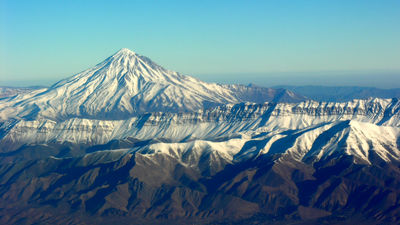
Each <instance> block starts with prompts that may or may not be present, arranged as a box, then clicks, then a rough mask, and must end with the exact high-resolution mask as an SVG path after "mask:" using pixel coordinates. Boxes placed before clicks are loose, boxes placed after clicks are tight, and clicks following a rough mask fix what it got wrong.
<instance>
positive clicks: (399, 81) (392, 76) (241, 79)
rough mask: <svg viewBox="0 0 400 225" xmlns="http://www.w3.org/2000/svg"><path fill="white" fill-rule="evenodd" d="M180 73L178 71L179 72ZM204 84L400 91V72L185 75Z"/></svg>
mask: <svg viewBox="0 0 400 225" xmlns="http://www.w3.org/2000/svg"><path fill="white" fill-rule="evenodd" d="M178 72H179V71H178ZM75 74H76V73H74V74H71V75H69V76H65V77H62V78H59V79H56V78H55V79H32V80H12V79H9V80H0V86H9V87H32V86H46V87H48V86H51V85H52V84H54V83H56V82H58V81H59V80H62V79H64V78H67V77H70V76H72V75H75ZM185 75H189V76H192V77H195V78H198V79H200V80H203V81H206V82H213V83H221V84H244V85H248V84H255V85H258V86H263V87H274V86H329V87H373V88H380V89H395V88H400V71H399V72H397V71H390V72H387V71H383V72H382V71H377V72H362V71H323V72H274V73H273V72H270V73H225V74H185Z"/></svg>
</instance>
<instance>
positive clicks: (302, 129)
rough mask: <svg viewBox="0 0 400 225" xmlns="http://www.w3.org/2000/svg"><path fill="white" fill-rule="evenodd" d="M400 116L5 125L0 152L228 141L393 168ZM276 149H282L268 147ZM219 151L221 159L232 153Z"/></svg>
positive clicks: (335, 112)
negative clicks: (27, 147)
mask: <svg viewBox="0 0 400 225" xmlns="http://www.w3.org/2000/svg"><path fill="white" fill-rule="evenodd" d="M399 109H400V104H399V102H398V99H370V100H355V101H352V102H346V103H323V102H315V101H306V102H301V103H266V104H254V103H242V104H236V105H224V106H220V107H217V108H213V109H209V110H203V111H200V112H197V113H179V114H177V113H151V114H145V115H139V116H135V117H131V118H129V119H126V120H93V119H82V118H72V119H68V120H65V121H62V122H60V121H54V120H49V119H39V120H16V119H12V120H6V121H2V122H1V123H0V134H1V140H0V146H1V150H2V151H3V152H10V151H13V150H16V149H18V148H19V147H20V146H22V145H24V144H43V143H64V142H69V143H79V144H84V145H89V146H90V145H99V144H106V143H108V142H110V141H112V140H126V139H128V138H134V139H137V140H152V139H159V140H166V141H167V142H188V141H196V140H205V141H218V142H220V141H225V140H231V139H232V138H240V139H243V140H253V141H259V139H260V138H261V139H264V140H267V139H268V141H266V143H265V146H266V147H263V150H260V148H257V154H255V152H254V149H250V148H249V149H247V150H242V153H241V155H242V156H244V155H247V156H246V157H245V158H247V157H248V155H249V154H250V155H251V156H254V154H255V155H258V154H266V153H268V154H271V153H274V154H275V153H288V154H289V153H290V155H292V156H293V157H294V158H296V159H298V160H302V159H303V157H305V156H307V157H310V156H318V157H317V158H319V159H321V158H324V157H325V155H331V153H332V151H334V152H338V151H339V152H341V154H342V153H344V154H350V155H356V156H357V157H358V158H360V159H363V160H364V161H365V162H368V151H369V150H370V149H374V150H378V149H381V150H382V152H381V153H382V154H381V155H382V158H383V159H384V160H393V159H399V158H398V156H399V155H398V152H396V151H395V153H390V151H394V150H396V148H398V146H397V139H399V138H400V136H399V129H400V128H399V127H400V110H399ZM360 124H361V125H360ZM328 130H329V132H328ZM339 131H340V132H339ZM350 134H351V135H350ZM371 135H372V136H371ZM380 135H383V136H385V137H380ZM319 136H321V137H320V138H318V137H319ZM284 137H286V138H284ZM352 137H353V139H355V141H353V142H349V143H348V145H346V146H349V149H347V150H343V148H344V147H343V146H345V145H344V144H343V143H347V141H348V140H351V139H352ZM281 138H283V139H282V140H280V139H281ZM321 138H322V139H321ZM278 140H280V141H278ZM328 140H330V141H328ZM373 140H375V141H373ZM275 141H277V143H280V142H282V143H281V144H275V145H274V144H273V143H274V142H275ZM267 143H269V144H267ZM288 143H292V144H288ZM323 143H324V144H323ZM340 143H342V144H340ZM368 143H369V144H368ZM315 146H319V147H318V148H317V147H315ZM371 146H373V147H371ZM376 146H380V147H376ZM382 146H387V147H388V146H389V147H388V148H386V147H382ZM270 148H272V149H273V150H270ZM219 149H222V150H221V151H222V152H224V151H230V150H229V149H232V148H230V147H229V148H228V147H226V148H219ZM354 149H357V150H354ZM247 151H248V153H247ZM309 151H310V152H309ZM320 151H321V152H322V153H321V152H320ZM386 151H389V153H388V152H386ZM291 152H293V153H291ZM224 154H225V153H224ZM235 154H236V153H235ZM320 154H322V155H320ZM387 155H391V156H390V157H389V156H387ZM322 156H324V157H322ZM230 157H233V155H231V156H230ZM239 158H240V157H239Z"/></svg>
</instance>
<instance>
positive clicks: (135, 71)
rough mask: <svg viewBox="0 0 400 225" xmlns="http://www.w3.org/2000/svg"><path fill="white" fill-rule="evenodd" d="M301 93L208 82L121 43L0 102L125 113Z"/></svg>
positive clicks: (34, 108)
mask: <svg viewBox="0 0 400 225" xmlns="http://www.w3.org/2000/svg"><path fill="white" fill-rule="evenodd" d="M305 99H306V98H304V97H303V96H300V95H297V94H295V93H293V92H290V91H287V90H284V89H277V90H275V89H271V88H261V87H251V86H242V85H219V84H214V83H206V82H203V81H200V80H198V79H195V78H193V77H190V76H185V75H181V74H179V73H177V72H173V71H170V70H167V69H164V68H162V67H161V66H159V65H157V64H156V63H154V62H153V61H151V60H150V59H149V58H147V57H145V56H141V55H139V54H136V53H135V52H132V51H130V50H129V49H121V50H120V51H118V52H117V53H115V54H114V55H112V56H111V57H109V58H107V59H106V60H104V61H103V62H101V63H99V64H98V65H96V66H95V67H93V68H90V69H88V70H85V71H83V72H81V73H79V74H77V75H74V76H72V77H70V78H67V79H64V80H62V81H60V82H57V83H56V84H54V85H53V86H51V87H50V88H48V89H47V90H44V91H43V92H41V93H37V94H35V95H32V96H29V97H24V96H21V97H17V98H13V99H10V100H8V101H3V102H0V106H2V109H3V111H4V110H7V115H14V116H16V117H25V118H36V117H43V118H53V119H61V120H62V119H67V118H73V117H80V118H97V119H123V118H129V117H131V116H133V115H139V114H143V113H147V112H189V111H192V112H193V111H197V110H200V109H203V108H210V107H213V106H217V105H221V104H227V103H239V102H247V101H249V102H255V103H262V102H267V101H275V102H280V101H288V102H299V101H302V100H305ZM16 105H18V107H15V106H16ZM2 109H0V115H1V114H2ZM11 110H13V111H14V114H13V113H11V112H10V111H11ZM3 115H4V113H3Z"/></svg>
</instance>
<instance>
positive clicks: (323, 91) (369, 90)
mask: <svg viewBox="0 0 400 225" xmlns="http://www.w3.org/2000/svg"><path fill="white" fill-rule="evenodd" d="M274 88H284V89H287V90H291V91H293V92H295V93H298V94H301V95H304V96H306V97H308V98H310V99H313V100H316V101H334V102H338V101H340V102H346V101H351V100H353V99H368V98H399V97H400V88H395V89H379V88H374V87H327V86H275V87H274Z"/></svg>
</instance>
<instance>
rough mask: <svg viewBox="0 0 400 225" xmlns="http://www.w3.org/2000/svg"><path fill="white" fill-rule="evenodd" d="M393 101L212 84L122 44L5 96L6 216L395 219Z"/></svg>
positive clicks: (124, 220)
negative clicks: (47, 82)
mask: <svg viewBox="0 0 400 225" xmlns="http://www.w3.org/2000/svg"><path fill="white" fill-rule="evenodd" d="M399 146H400V103H399V99H398V98H395V97H393V98H368V99H353V100H350V101H341V102H338V101H327V102H324V101H315V100H312V99H310V98H307V97H305V96H303V95H301V94H296V92H292V91H289V90H287V89H283V88H278V89H276V88H263V87H257V86H254V85H251V86H244V85H221V84H213V83H206V82H203V81H200V80H198V79H195V78H192V77H190V76H185V75H181V74H179V73H177V72H173V71H170V70H167V69H164V68H162V67H161V66H159V65H157V64H156V63H154V62H152V61H151V60H150V59H148V58H147V57H144V56H141V55H138V54H137V53H134V52H132V51H130V50H128V49H121V50H120V51H118V52H117V53H116V54H114V55H112V56H111V57H109V58H107V59H106V60H104V61H103V62H101V63H99V64H98V65H96V66H94V67H93V68H90V69H88V70H85V71H83V72H81V73H78V74H76V75H74V76H72V77H70V78H66V79H64V80H61V81H59V82H57V83H56V84H54V85H52V86H51V87H49V88H45V89H38V90H33V91H29V92H27V93H20V94H17V95H13V96H10V97H5V98H2V99H0V209H1V210H0V222H1V223H4V224H33V223H42V224H68V223H69V224H110V223H114V222H115V223H119V224H189V223H192V224H288V223H291V224H321V223H329V224H342V223H347V224H352V223H363V224H381V223H384V224H397V223H399V222H400V150H399Z"/></svg>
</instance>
